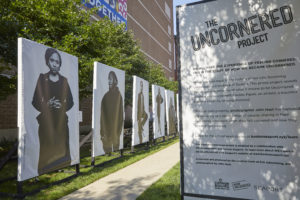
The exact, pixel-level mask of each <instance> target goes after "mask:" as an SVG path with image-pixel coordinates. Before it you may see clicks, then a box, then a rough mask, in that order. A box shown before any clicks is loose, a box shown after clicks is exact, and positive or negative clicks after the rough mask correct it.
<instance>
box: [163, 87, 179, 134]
mask: <svg viewBox="0 0 300 200" xmlns="http://www.w3.org/2000/svg"><path fill="white" fill-rule="evenodd" d="M165 97H166V120H167V130H168V131H167V134H168V135H170V134H176V132H177V130H176V110H175V100H174V92H173V91H171V90H165Z"/></svg>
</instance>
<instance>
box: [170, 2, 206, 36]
mask: <svg viewBox="0 0 300 200" xmlns="http://www.w3.org/2000/svg"><path fill="white" fill-rule="evenodd" d="M197 1H201V0H173V19H174V35H175V34H176V6H179V5H184V4H187V3H193V2H197Z"/></svg>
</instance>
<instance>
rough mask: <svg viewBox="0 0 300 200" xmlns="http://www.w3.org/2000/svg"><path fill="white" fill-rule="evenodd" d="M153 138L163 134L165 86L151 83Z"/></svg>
mask: <svg viewBox="0 0 300 200" xmlns="http://www.w3.org/2000/svg"><path fill="white" fill-rule="evenodd" d="M152 106H153V134H154V136H153V137H154V139H156V138H160V137H163V136H165V88H163V87H160V86H158V85H152Z"/></svg>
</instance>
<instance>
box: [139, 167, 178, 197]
mask: <svg viewBox="0 0 300 200" xmlns="http://www.w3.org/2000/svg"><path fill="white" fill-rule="evenodd" d="M160 199H163V200H175V199H176V200H180V163H177V164H176V165H175V166H174V167H173V168H172V169H170V170H169V171H168V172H167V173H166V174H165V175H164V176H163V177H162V178H160V179H159V180H158V181H157V182H155V183H154V184H152V185H151V186H150V187H149V188H148V189H147V190H146V191H144V192H143V193H142V194H141V195H140V196H139V197H138V198H137V200H160Z"/></svg>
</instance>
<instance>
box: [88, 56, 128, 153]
mask: <svg viewBox="0 0 300 200" xmlns="http://www.w3.org/2000/svg"><path fill="white" fill-rule="evenodd" d="M124 92H125V72H124V71H122V70H119V69H116V68H113V67H110V66H107V65H104V64H102V63H98V62H95V63H94V89H93V113H92V128H93V145H92V149H93V151H92V156H93V157H96V156H99V155H104V154H105V153H109V152H112V151H117V150H120V149H123V130H124V118H125V115H124Z"/></svg>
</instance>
